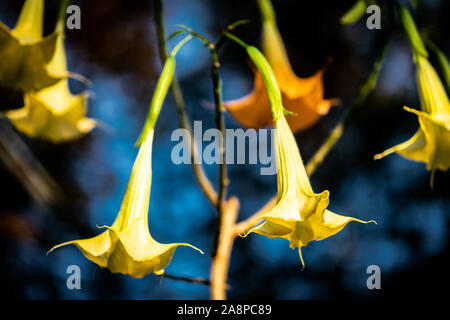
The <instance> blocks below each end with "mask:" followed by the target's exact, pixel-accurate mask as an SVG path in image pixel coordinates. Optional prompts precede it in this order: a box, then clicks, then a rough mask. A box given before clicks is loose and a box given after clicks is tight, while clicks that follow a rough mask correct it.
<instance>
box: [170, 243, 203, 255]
mask: <svg viewBox="0 0 450 320" xmlns="http://www.w3.org/2000/svg"><path fill="white" fill-rule="evenodd" d="M175 245H176V246H185V247H190V248H192V249H194V250H197V251H198V252H200V253H201V254H205V253H204V252H203V251H202V250H200V249H199V248H197V247H195V246H193V245H191V244H189V243H177V244H175Z"/></svg>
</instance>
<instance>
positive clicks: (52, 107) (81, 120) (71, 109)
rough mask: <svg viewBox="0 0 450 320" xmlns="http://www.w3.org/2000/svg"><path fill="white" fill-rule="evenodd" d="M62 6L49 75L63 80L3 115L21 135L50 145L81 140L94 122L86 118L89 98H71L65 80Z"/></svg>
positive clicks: (27, 94)
mask: <svg viewBox="0 0 450 320" xmlns="http://www.w3.org/2000/svg"><path fill="white" fill-rule="evenodd" d="M66 3H67V1H63V2H62V5H61V12H60V17H59V19H58V23H57V26H56V30H55V32H56V34H58V38H57V45H56V51H55V54H54V56H53V58H52V60H51V61H50V63H49V65H48V67H47V68H48V70H51V72H52V74H58V75H60V76H61V77H64V78H63V79H62V80H60V81H59V82H57V83H56V84H54V85H52V86H50V87H47V88H44V89H42V90H40V91H37V92H28V93H26V94H25V97H24V102H25V105H24V107H22V108H20V109H16V110H11V111H8V112H6V116H7V117H8V118H9V120H10V121H11V122H12V124H13V125H14V127H15V128H16V129H17V130H19V131H20V132H22V133H24V134H26V135H28V136H30V137H33V138H41V139H45V140H49V141H51V142H53V143H60V142H66V141H70V140H74V139H77V138H80V137H81V136H83V135H85V134H87V133H88V132H90V131H91V130H92V129H93V128H94V127H95V126H96V122H95V120H93V119H90V118H87V117H86V112H87V98H88V94H87V93H86V92H83V93H81V94H78V95H72V94H71V93H70V90H69V84H68V80H67V77H66V76H67V75H68V71H67V62H66V53H65V49H64V27H65V12H66V11H65V10H66V5H65V4H66Z"/></svg>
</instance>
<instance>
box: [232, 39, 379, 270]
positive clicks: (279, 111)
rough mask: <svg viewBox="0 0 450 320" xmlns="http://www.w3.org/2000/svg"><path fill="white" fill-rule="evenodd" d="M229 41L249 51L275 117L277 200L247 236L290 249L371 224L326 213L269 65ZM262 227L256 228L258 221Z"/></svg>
mask: <svg viewBox="0 0 450 320" xmlns="http://www.w3.org/2000/svg"><path fill="white" fill-rule="evenodd" d="M227 35H228V36H229V37H230V38H232V39H233V40H235V41H236V42H238V43H240V44H241V45H242V46H244V48H245V49H246V50H247V53H248V55H249V56H250V58H251V59H252V61H253V62H254V63H255V65H256V67H257V68H258V70H259V72H260V73H261V75H262V78H263V81H264V84H265V86H266V87H267V92H268V95H269V100H270V105H271V112H272V117H273V119H274V125H275V154H276V164H277V181H278V197H277V203H276V205H275V206H274V207H273V208H272V209H271V210H269V211H268V212H267V213H265V214H264V215H262V216H259V217H257V218H256V219H255V220H254V221H253V222H251V223H250V225H249V228H248V229H247V231H246V232H245V234H244V236H247V235H248V234H249V233H252V232H254V233H257V234H261V235H263V236H266V237H269V238H282V239H286V240H289V244H290V247H292V248H296V247H298V248H299V255H300V259H301V261H302V264H303V266H304V263H303V258H302V254H301V247H305V246H307V245H308V243H310V242H311V241H319V240H323V239H325V238H328V237H330V236H332V235H334V234H336V233H338V232H339V231H341V230H342V229H343V228H344V227H345V226H346V225H347V224H348V223H349V222H351V221H357V222H361V223H369V222H374V221H368V222H366V221H362V220H359V219H355V218H351V217H346V216H341V215H338V214H335V213H333V212H331V211H329V210H327V207H328V204H329V192H328V191H327V190H325V191H323V192H321V193H314V192H313V190H312V187H311V183H310V181H309V178H308V175H307V173H306V170H305V167H304V165H303V161H302V158H301V156H300V151H299V149H298V146H297V143H296V141H295V138H294V134H293V133H292V129H290V128H289V125H288V121H287V120H286V118H285V116H284V113H285V112H286V110H285V109H284V107H283V104H282V99H281V94H280V90H279V88H278V84H277V82H276V79H275V75H274V74H273V72H272V70H271V68H270V65H269V64H268V62H267V60H266V59H265V58H264V56H263V55H262V54H261V53H260V52H259V51H258V49H256V48H255V47H252V46H249V45H246V44H245V43H243V42H242V41H240V40H239V39H237V38H235V37H234V36H232V35H230V34H227ZM260 221H263V222H262V223H261V224H259V225H256V224H257V223H258V222H260Z"/></svg>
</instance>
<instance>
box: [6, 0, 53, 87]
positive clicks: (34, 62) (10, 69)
mask: <svg viewBox="0 0 450 320" xmlns="http://www.w3.org/2000/svg"><path fill="white" fill-rule="evenodd" d="M43 13H44V0H26V1H25V4H24V5H23V7H22V11H21V13H20V16H19V20H18V22H17V25H16V27H15V28H14V29H12V30H10V29H9V28H8V27H7V26H6V25H4V24H3V23H2V22H0V61H2V63H1V65H0V86H1V87H5V88H11V89H14V90H21V91H22V92H27V91H29V90H31V89H34V90H40V89H42V88H45V87H48V86H50V85H54V84H55V83H56V82H57V81H58V80H60V79H61V77H60V76H59V75H53V74H51V72H50V71H49V70H47V64H48V63H49V62H50V60H51V59H52V57H53V55H54V53H55V46H56V40H57V34H56V33H53V34H51V35H49V36H47V37H45V38H42V23H43Z"/></svg>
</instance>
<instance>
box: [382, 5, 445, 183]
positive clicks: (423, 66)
mask: <svg viewBox="0 0 450 320" xmlns="http://www.w3.org/2000/svg"><path fill="white" fill-rule="evenodd" d="M402 10H403V11H402V13H403V14H404V15H405V17H406V18H407V19H405V20H406V21H407V22H408V23H409V24H406V23H405V25H406V26H405V27H406V28H407V31H408V36H409V37H410V41H411V43H412V47H413V50H414V60H415V63H416V66H417V85H418V89H419V96H420V101H421V104H422V111H419V110H415V109H411V108H407V107H404V109H405V110H406V111H408V112H411V113H414V114H415V115H417V117H418V120H419V124H420V128H419V130H418V131H417V132H416V133H415V134H414V135H413V136H412V138H411V139H409V140H407V141H406V142H403V143H401V144H399V145H397V146H394V147H392V148H390V149H388V150H386V151H384V152H383V153H381V154H378V155H376V156H375V159H381V158H383V157H385V156H387V155H389V154H391V153H393V152H397V153H398V154H400V155H402V156H403V157H405V158H408V159H410V160H413V161H419V162H424V163H426V165H427V170H429V171H432V175H431V185H433V177H434V172H435V170H436V169H439V170H442V171H446V170H448V168H449V167H450V102H449V99H448V96H447V93H446V92H445V89H444V86H443V84H442V82H441V79H440V78H439V76H438V74H437V72H436V70H435V69H434V68H433V66H432V65H431V64H430V62H429V61H428V59H427V56H426V54H427V53H426V51H425V49H424V46H423V44H422V42H421V39H420V36H419V35H418V33H417V32H415V26H414V25H413V22H412V19H409V17H410V16H409V13H408V12H407V10H406V9H404V8H402ZM402 17H403V16H402ZM411 38H413V39H414V40H415V41H414V42H413V41H412V40H411ZM419 48H422V49H420V50H419Z"/></svg>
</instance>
